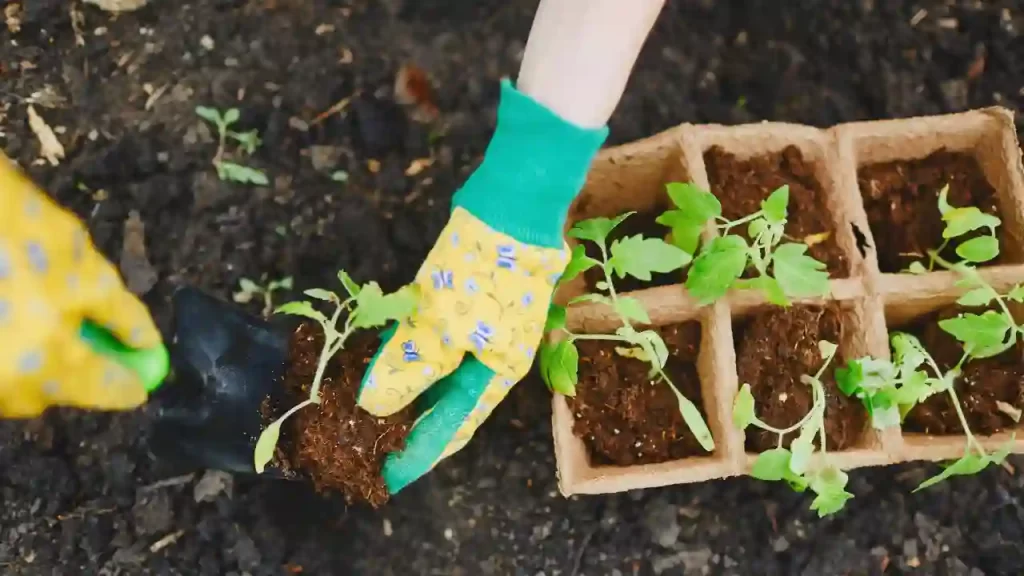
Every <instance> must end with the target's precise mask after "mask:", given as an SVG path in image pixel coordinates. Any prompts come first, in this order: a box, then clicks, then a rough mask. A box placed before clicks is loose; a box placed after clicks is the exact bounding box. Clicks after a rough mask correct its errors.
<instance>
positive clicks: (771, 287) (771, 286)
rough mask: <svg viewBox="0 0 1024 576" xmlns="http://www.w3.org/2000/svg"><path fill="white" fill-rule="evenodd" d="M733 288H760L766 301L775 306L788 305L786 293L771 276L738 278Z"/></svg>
mask: <svg viewBox="0 0 1024 576" xmlns="http://www.w3.org/2000/svg"><path fill="white" fill-rule="evenodd" d="M733 287H734V288H738V289H744V290H760V291H761V292H762V293H763V294H764V295H765V298H767V299H768V302H770V303H772V304H774V305H776V306H789V305H790V301H789V298H787V297H786V293H785V292H783V291H782V285H780V284H779V281H778V280H776V279H775V278H772V277H771V276H758V277H757V278H750V279H740V280H737V281H736V283H735V284H733Z"/></svg>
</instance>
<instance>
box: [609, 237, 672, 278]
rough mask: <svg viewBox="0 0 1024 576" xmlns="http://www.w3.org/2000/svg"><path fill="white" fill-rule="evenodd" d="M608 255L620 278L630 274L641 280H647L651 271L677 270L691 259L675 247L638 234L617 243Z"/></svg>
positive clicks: (613, 244) (660, 240)
mask: <svg viewBox="0 0 1024 576" xmlns="http://www.w3.org/2000/svg"><path fill="white" fill-rule="evenodd" d="M611 254H612V255H611V258H609V260H608V264H609V265H610V266H611V268H612V270H614V271H615V273H616V274H618V276H619V278H625V277H626V275H629V276H632V277H634V278H636V279H638V280H643V281H650V279H651V273H652V272H656V273H659V274H664V273H666V272H671V271H673V270H678V269H680V268H682V267H683V266H686V265H687V264H689V263H690V260H691V257H690V255H689V254H687V253H686V252H684V251H683V250H682V249H681V248H679V247H677V246H673V245H671V244H668V243H666V242H665V241H664V240H662V239H660V238H644V237H643V236H640V235H637V236H629V237H627V238H623V239H622V240H616V241H615V242H613V243H612V245H611Z"/></svg>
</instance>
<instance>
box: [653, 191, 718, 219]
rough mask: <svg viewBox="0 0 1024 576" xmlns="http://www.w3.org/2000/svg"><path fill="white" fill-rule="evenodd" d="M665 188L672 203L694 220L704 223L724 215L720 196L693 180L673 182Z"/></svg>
mask: <svg viewBox="0 0 1024 576" xmlns="http://www.w3.org/2000/svg"><path fill="white" fill-rule="evenodd" d="M665 188H666V189H667V191H668V196H669V198H671V199H672V203H673V204H675V205H676V207H678V208H679V209H680V210H682V211H684V212H685V213H686V215H687V218H689V219H691V220H692V221H694V222H699V223H701V224H704V223H706V222H707V221H708V220H710V219H712V218H716V217H718V216H721V215H722V203H721V202H719V201H718V198H716V197H715V195H714V194H712V193H711V192H708V191H707V190H702V189H701V187H700V186H697V185H696V184H694V183H692V182H687V183H680V182H671V183H669V184H668V185H667V186H666V187H665Z"/></svg>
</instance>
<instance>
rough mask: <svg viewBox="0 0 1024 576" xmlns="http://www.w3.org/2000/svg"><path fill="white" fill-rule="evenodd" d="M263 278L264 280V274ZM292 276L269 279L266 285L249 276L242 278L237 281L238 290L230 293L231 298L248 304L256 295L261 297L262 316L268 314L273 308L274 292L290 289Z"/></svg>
mask: <svg viewBox="0 0 1024 576" xmlns="http://www.w3.org/2000/svg"><path fill="white" fill-rule="evenodd" d="M263 280H264V281H265V280H266V275H264V277H263ZM291 289H292V277H291V276H287V277H285V278H280V279H278V280H271V281H269V282H267V283H266V285H261V284H257V283H256V282H255V281H253V280H251V279H249V278H242V279H241V280H239V281H238V291H237V292H235V293H234V294H232V295H231V298H232V299H233V300H234V301H235V302H237V303H239V304H248V303H249V302H252V300H253V298H256V297H257V296H258V297H260V298H262V299H263V311H262V312H261V314H262V315H263V317H264V318H266V317H267V316H270V314H271V312H273V310H274V292H277V291H278V290H291Z"/></svg>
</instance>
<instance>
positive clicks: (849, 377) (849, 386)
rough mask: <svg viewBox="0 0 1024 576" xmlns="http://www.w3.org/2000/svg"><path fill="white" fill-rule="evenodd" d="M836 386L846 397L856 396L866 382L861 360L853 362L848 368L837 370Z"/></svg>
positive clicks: (849, 363)
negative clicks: (863, 382) (861, 384)
mask: <svg viewBox="0 0 1024 576" xmlns="http://www.w3.org/2000/svg"><path fill="white" fill-rule="evenodd" d="M835 376H836V386H837V387H838V388H839V391H840V392H842V393H843V394H844V395H846V396H851V397H852V396H856V394H857V392H859V391H860V390H861V387H860V383H861V382H862V381H863V380H864V366H863V365H862V364H861V363H860V361H859V360H851V361H850V362H848V363H847V365H846V366H843V367H841V368H837V369H836V374H835Z"/></svg>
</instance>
